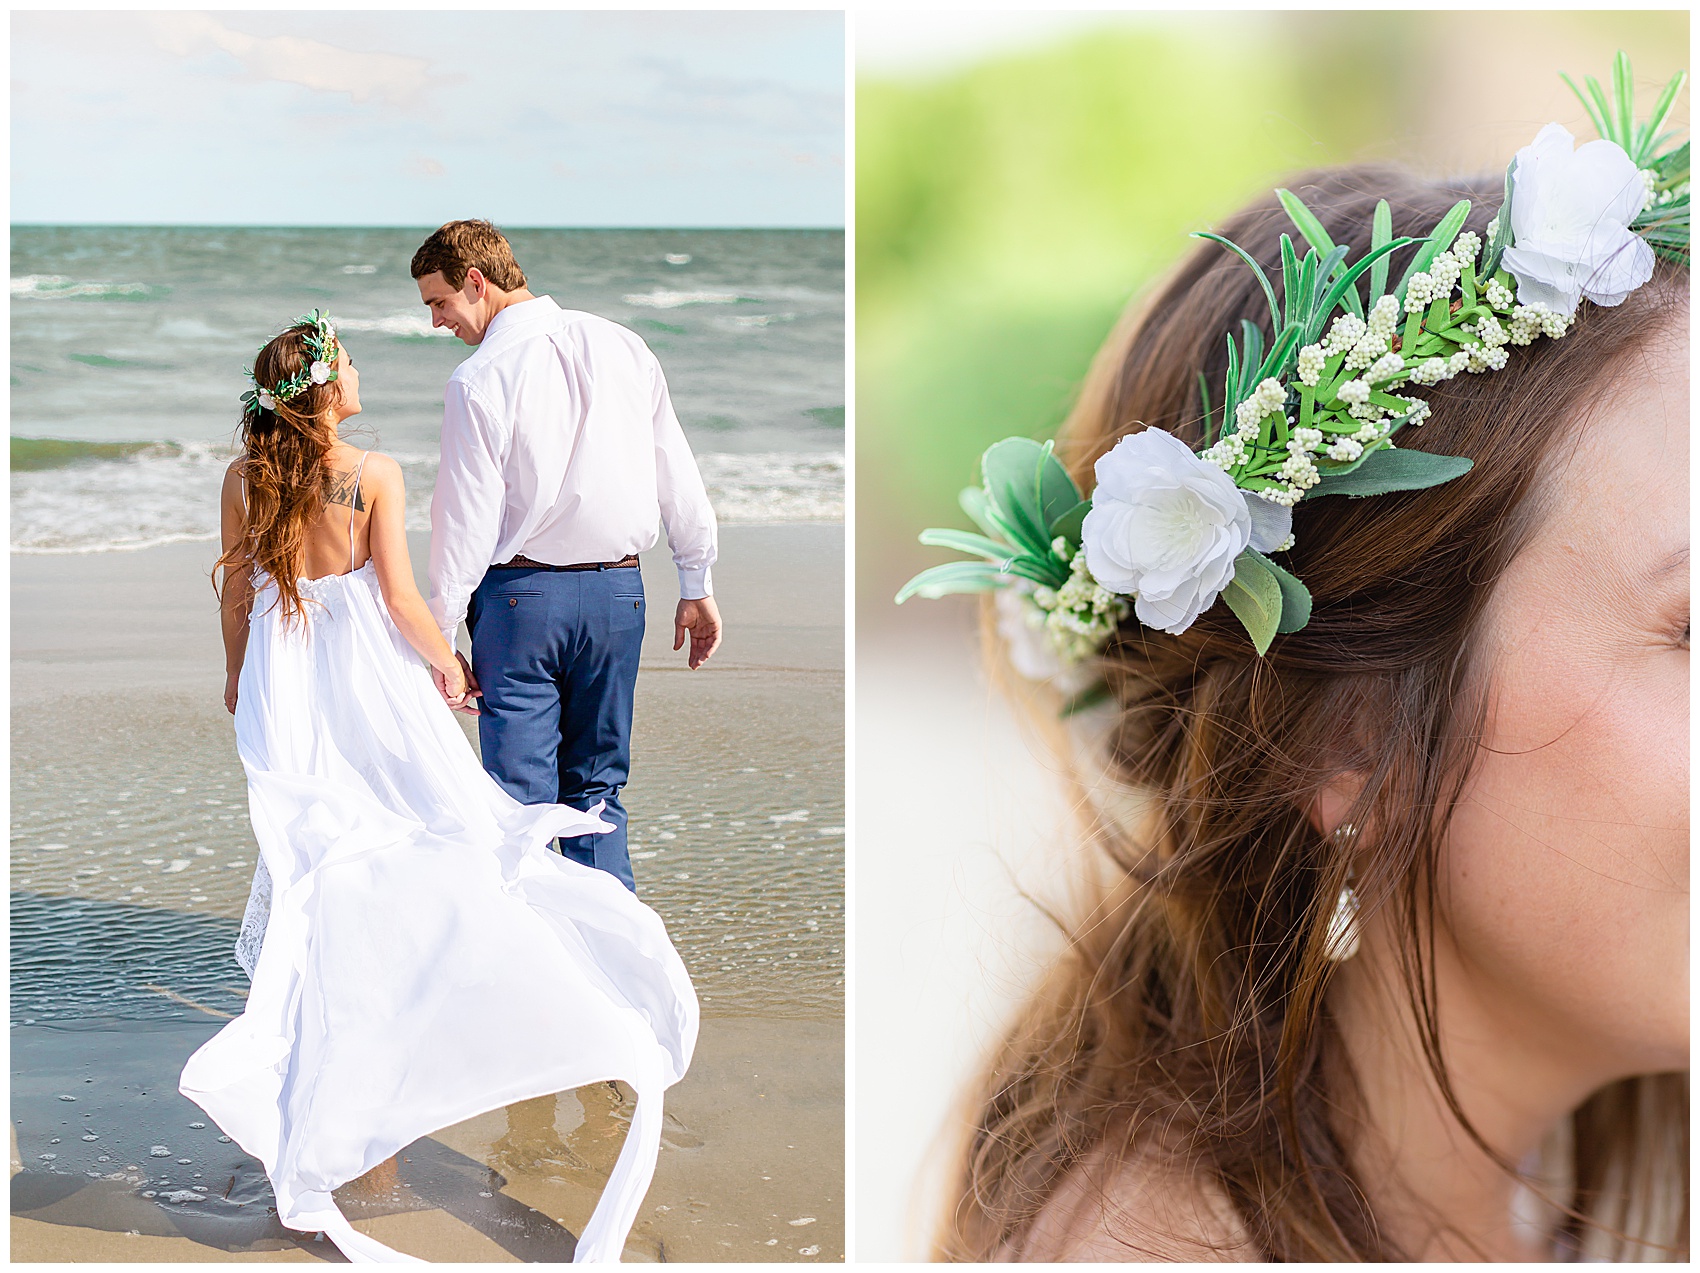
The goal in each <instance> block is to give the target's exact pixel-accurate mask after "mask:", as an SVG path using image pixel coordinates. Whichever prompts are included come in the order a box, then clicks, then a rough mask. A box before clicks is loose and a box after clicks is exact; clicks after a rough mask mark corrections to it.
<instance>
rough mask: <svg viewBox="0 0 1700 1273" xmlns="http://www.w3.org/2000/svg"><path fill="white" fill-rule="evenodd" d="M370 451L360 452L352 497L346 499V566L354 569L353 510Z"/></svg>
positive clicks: (358, 497) (358, 500)
mask: <svg viewBox="0 0 1700 1273" xmlns="http://www.w3.org/2000/svg"><path fill="white" fill-rule="evenodd" d="M370 454H372V453H371V452H370V451H362V452H361V453H360V463H359V464H358V465H356V466H355V469H354V497H353V498H352V499H350V500H349V501H348V568H349V569H350V570H353V569H354V510H355V508H356V506H357V505H358V504H359V503H360V475H361V474H362V473H364V472H365V471H366V457H367V456H368V455H370Z"/></svg>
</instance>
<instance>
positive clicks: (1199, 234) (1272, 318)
mask: <svg viewBox="0 0 1700 1273" xmlns="http://www.w3.org/2000/svg"><path fill="white" fill-rule="evenodd" d="M1192 237H1193V238H1195V239H1209V240H1210V241H1211V242H1212V243H1220V244H1221V245H1222V246H1223V247H1225V248H1227V249H1228V251H1230V252H1232V253H1233V254H1234V255H1235V256H1237V257H1239V258H1240V260H1242V261H1244V262H1245V263H1246V264H1247V265H1249V266H1251V268H1252V272H1253V273H1254V274H1256V275H1257V281H1258V282H1259V283H1261V284H1263V295H1264V296H1265V297H1267V298H1268V300H1269V322H1270V325H1271V326H1274V327H1279V326H1280V325H1281V308H1280V306H1278V305H1277V304H1276V303H1275V289H1274V288H1273V287H1271V286H1270V285H1269V276H1268V275H1267V274H1265V273H1264V272H1263V267H1262V266H1261V265H1259V264H1258V263H1257V262H1256V261H1254V260H1253V259H1252V257H1251V254H1250V253H1249V252H1247V251H1246V250H1245V249H1244V248H1242V247H1241V246H1240V245H1239V244H1237V243H1235V242H1233V241H1232V240H1230V239H1224V238H1223V237H1222V236H1221V235H1219V234H1212V233H1210V231H1208V230H1194V231H1193V235H1192Z"/></svg>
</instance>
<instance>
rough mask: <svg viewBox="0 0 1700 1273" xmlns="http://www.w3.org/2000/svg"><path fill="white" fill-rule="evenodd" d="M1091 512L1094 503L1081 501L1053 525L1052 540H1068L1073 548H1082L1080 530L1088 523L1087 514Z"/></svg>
mask: <svg viewBox="0 0 1700 1273" xmlns="http://www.w3.org/2000/svg"><path fill="white" fill-rule="evenodd" d="M1091 511H1092V501H1091V500H1089V499H1083V500H1081V501H1080V503H1078V504H1076V505H1075V506H1074V507H1073V508H1071V509H1069V510H1068V512H1066V513H1064V514H1063V515H1062V516H1061V517H1059V518H1057V519H1056V521H1054V522H1052V523H1051V538H1052V539H1056V538H1058V537H1059V536H1060V537H1061V538H1063V539H1066V540H1068V542H1069V544H1070V545H1071V546H1073V547H1076V548H1078V547H1079V546H1080V528H1081V527H1082V526H1083V525H1084V524H1085V522H1086V514H1088V513H1090V512H1091Z"/></svg>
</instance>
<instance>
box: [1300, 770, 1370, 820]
mask: <svg viewBox="0 0 1700 1273" xmlns="http://www.w3.org/2000/svg"><path fill="white" fill-rule="evenodd" d="M1363 789H1364V779H1363V775H1362V774H1360V773H1358V772H1356V771H1355V770H1345V771H1343V772H1341V773H1337V774H1335V775H1334V777H1333V778H1331V779H1329V781H1328V782H1327V784H1326V785H1324V786H1323V787H1321V788H1320V789H1318V791H1317V793H1316V795H1315V797H1314V798H1313V799H1312V800H1311V802H1310V809H1309V810H1308V816H1309V818H1310V824H1311V826H1313V827H1315V828H1316V829H1317V831H1318V832H1319V833H1321V834H1322V835H1325V836H1329V835H1333V834H1334V833H1335V832H1336V831H1338V830H1339V829H1340V827H1341V825H1342V824H1344V822H1345V821H1346V817H1347V815H1348V814H1349V813H1350V812H1351V810H1352V806H1353V805H1355V804H1356V803H1357V802H1358V797H1359V796H1361V795H1362V794H1363Z"/></svg>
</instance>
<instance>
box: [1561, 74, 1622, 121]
mask: <svg viewBox="0 0 1700 1273" xmlns="http://www.w3.org/2000/svg"><path fill="white" fill-rule="evenodd" d="M1558 78H1559V79H1561V80H1563V81H1564V82H1565V83H1566V84H1568V85H1569V86H1570V91H1571V92H1572V93H1574V94H1576V100H1577V101H1579V102H1581V103H1582V109H1583V110H1585V111H1587V112H1588V118H1589V119H1590V120H1592V121H1593V123H1594V131H1595V132H1597V133H1598V134H1599V135H1600V136H1601V137H1610V135H1611V130H1610V129H1609V128H1607V127H1606V121H1605V118H1604V117H1603V116H1602V115H1601V114H1600V112H1599V108H1598V107H1596V106H1595V105H1594V103H1593V102H1591V101H1589V100H1588V96H1587V94H1586V93H1584V92H1583V91H1582V90H1581V89H1579V88H1577V87H1576V81H1575V80H1573V79H1571V78H1570V77H1569V76H1568V75H1566V74H1565V73H1564V72H1563V71H1560V72H1559V73H1558Z"/></svg>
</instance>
